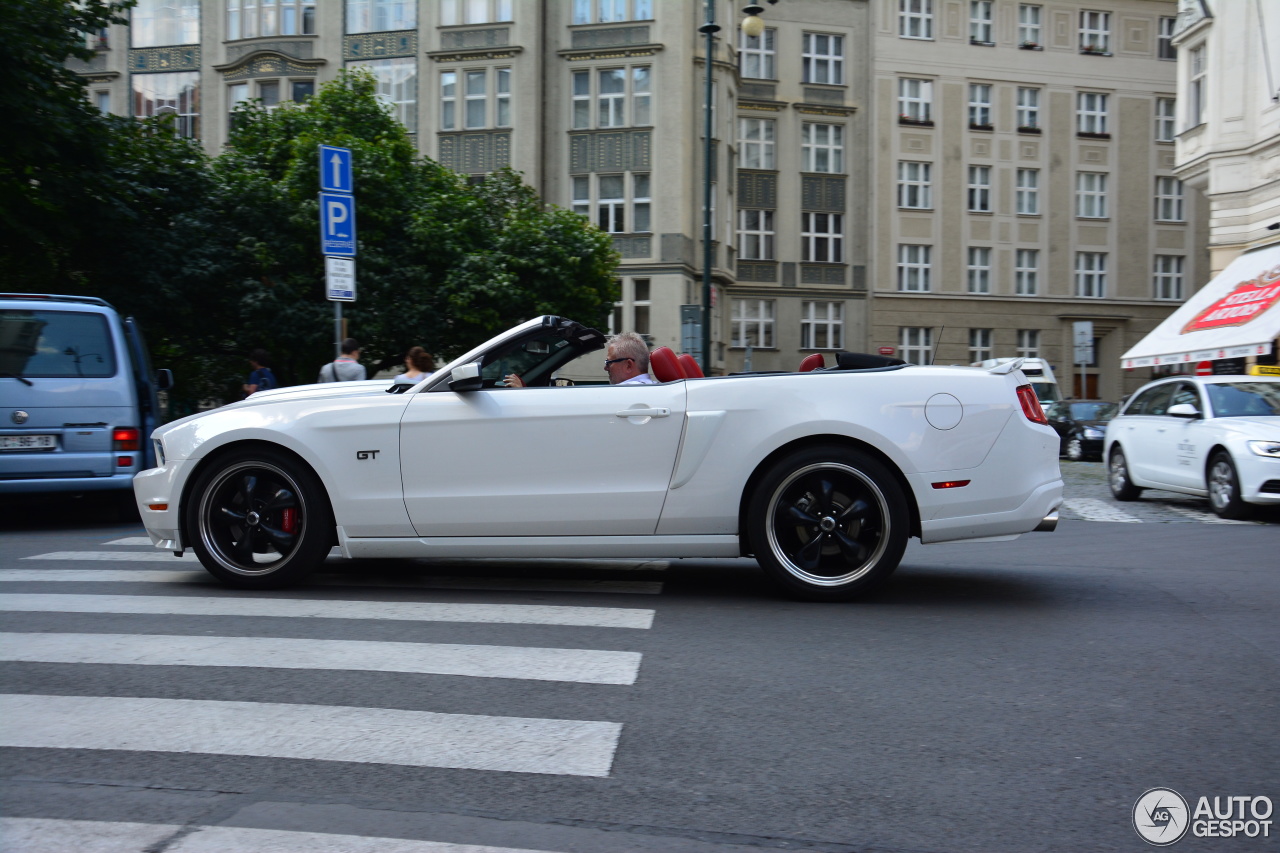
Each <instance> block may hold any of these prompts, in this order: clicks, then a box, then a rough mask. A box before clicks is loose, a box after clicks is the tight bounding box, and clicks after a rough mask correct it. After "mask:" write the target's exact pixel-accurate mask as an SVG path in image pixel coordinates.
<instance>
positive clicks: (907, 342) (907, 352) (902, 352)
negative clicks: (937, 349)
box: [898, 326, 933, 364]
mask: <svg viewBox="0 0 1280 853" xmlns="http://www.w3.org/2000/svg"><path fill="white" fill-rule="evenodd" d="M898 357H899V358H901V359H902V360H903V361H905V362H906V363H907V364H928V363H929V362H930V361H931V360H932V358H933V329H929V328H923V327H920V326H902V327H899V329H898Z"/></svg>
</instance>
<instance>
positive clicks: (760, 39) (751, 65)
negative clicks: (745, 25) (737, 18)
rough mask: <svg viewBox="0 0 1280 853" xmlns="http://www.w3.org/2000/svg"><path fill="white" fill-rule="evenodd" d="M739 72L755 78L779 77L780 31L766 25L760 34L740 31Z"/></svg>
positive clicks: (773, 78) (772, 78) (769, 78)
mask: <svg viewBox="0 0 1280 853" xmlns="http://www.w3.org/2000/svg"><path fill="white" fill-rule="evenodd" d="M738 33H739V35H738V38H739V42H738V72H739V73H740V74H741V75H742V76H743V77H750V78H752V79H755V80H777V79H778V50H777V47H776V45H777V41H778V31H777V30H776V29H774V28H773V27H765V30H764V32H763V33H761V34H760V35H758V36H749V35H747V34H746V33H744V32H742V31H741V30H739V31H738Z"/></svg>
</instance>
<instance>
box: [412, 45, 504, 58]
mask: <svg viewBox="0 0 1280 853" xmlns="http://www.w3.org/2000/svg"><path fill="white" fill-rule="evenodd" d="M521 53H524V48H523V47H520V46H519V45H510V46H503V47H491V48H483V49H480V50H476V49H468V50H433V51H429V52H428V53H427V59H430V60H431V61H433V62H487V61H490V60H496V59H514V58H515V57H516V56H517V55H518V54H521Z"/></svg>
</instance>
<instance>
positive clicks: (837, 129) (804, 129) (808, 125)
mask: <svg viewBox="0 0 1280 853" xmlns="http://www.w3.org/2000/svg"><path fill="white" fill-rule="evenodd" d="M800 161H801V165H800V168H801V170H803V171H805V172H843V171H844V125H841V124H814V123H813V122H805V123H804V124H803V125H802V126H801V128H800Z"/></svg>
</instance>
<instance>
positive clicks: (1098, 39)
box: [1080, 11, 1111, 54]
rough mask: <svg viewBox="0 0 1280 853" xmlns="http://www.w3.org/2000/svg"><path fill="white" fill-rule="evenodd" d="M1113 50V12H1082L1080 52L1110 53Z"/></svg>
mask: <svg viewBox="0 0 1280 853" xmlns="http://www.w3.org/2000/svg"><path fill="white" fill-rule="evenodd" d="M1110 51H1111V13H1110V12H1087V11H1085V12H1081V13H1080V52H1081V53H1102V54H1106V53H1110Z"/></svg>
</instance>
